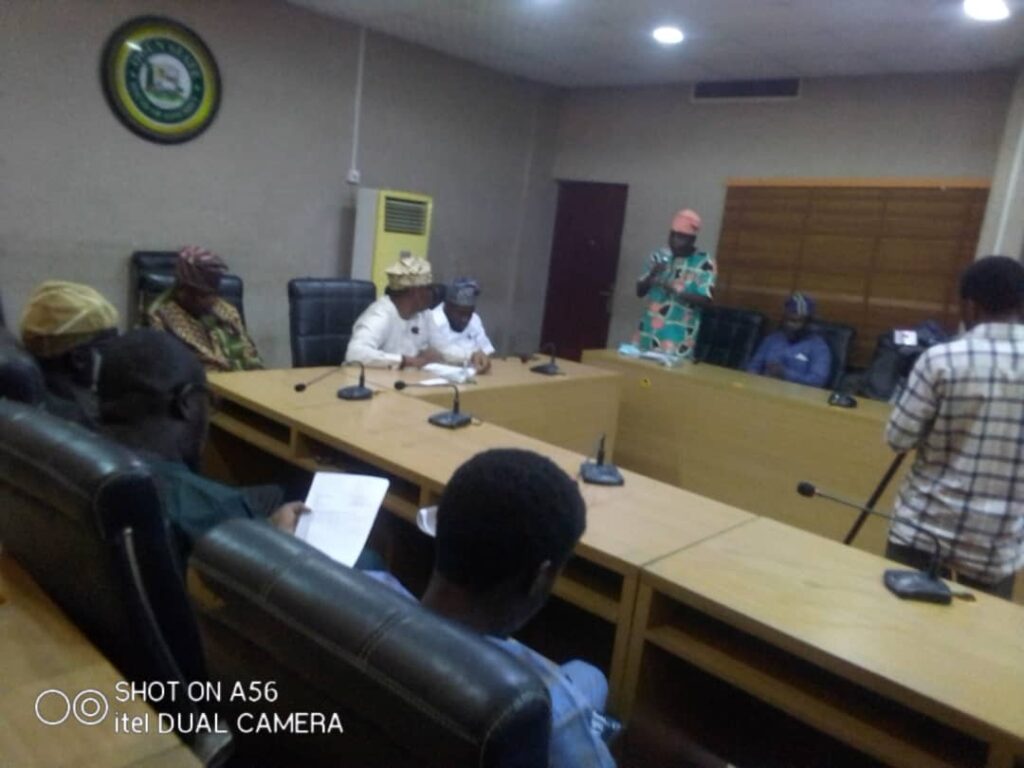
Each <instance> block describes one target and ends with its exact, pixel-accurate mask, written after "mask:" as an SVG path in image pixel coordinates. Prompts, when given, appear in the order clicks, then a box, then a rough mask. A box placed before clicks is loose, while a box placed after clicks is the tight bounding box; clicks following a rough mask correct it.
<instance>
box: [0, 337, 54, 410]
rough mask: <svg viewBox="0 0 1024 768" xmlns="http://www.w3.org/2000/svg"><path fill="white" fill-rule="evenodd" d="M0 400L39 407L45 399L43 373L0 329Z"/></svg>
mask: <svg viewBox="0 0 1024 768" xmlns="http://www.w3.org/2000/svg"><path fill="white" fill-rule="evenodd" d="M0 398H5V399H7V400H14V401H16V402H19V403H28V404H29V405H40V404H41V403H42V402H43V401H44V400H45V399H46V382H45V381H44V379H43V372H42V371H41V370H40V369H39V366H38V365H37V364H36V361H35V359H34V358H33V357H32V355H30V354H29V353H28V352H26V351H25V350H23V349H22V348H21V347H19V346H17V344H16V343H15V341H14V339H13V337H11V336H10V335H9V334H7V332H6V330H5V329H0Z"/></svg>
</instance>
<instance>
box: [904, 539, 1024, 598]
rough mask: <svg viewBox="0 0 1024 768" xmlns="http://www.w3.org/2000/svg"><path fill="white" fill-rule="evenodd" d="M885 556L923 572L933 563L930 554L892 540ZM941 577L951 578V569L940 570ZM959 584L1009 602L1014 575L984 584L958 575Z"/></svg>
mask: <svg viewBox="0 0 1024 768" xmlns="http://www.w3.org/2000/svg"><path fill="white" fill-rule="evenodd" d="M885 556H886V557H887V558H889V559H890V560H895V561H896V562H897V563H903V565H907V566H910V567H911V568H917V569H918V570H921V571H927V570H928V565H929V563H931V560H932V556H931V553H930V552H924V551H922V550H920V549H912V548H910V547H905V546H903V545H902V544H896V543H894V542H893V541H892V540H890V541H889V542H888V543H887V544H886V546H885ZM939 576H941V577H942V578H944V579H948V578H950V577H951V572H950V570H949V568H940V569H939ZM956 576H957V577H956V582H957V584H963V585H964V586H965V587H970V588H971V589H976V590H978V591H979V592H986V593H988V594H990V595H995V596H996V597H1003V598H1006V599H1007V600H1009V599H1010V596H1011V595H1012V594H1013V577H1014V574H1012V573H1011V574H1010V575H1009V576H1007V577H1006V578H1005V579H1002V580H1000V581H996V582H989V583H986V582H983V581H978V580H977V579H972V578H971V577H970V576H963V575H961V574H959V573H958V574H957V575H956Z"/></svg>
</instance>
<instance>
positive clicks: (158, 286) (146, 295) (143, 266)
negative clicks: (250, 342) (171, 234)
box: [129, 251, 245, 326]
mask: <svg viewBox="0 0 1024 768" xmlns="http://www.w3.org/2000/svg"><path fill="white" fill-rule="evenodd" d="M177 260H178V254H177V252H176V251H135V253H133V254H132V258H131V268H130V271H131V278H130V279H131V285H133V286H134V287H135V301H134V302H133V312H134V314H135V316H134V317H133V318H132V320H131V322H130V323H129V326H135V325H145V324H146V310H147V309H148V308H149V305H150V304H152V303H153V301H154V300H155V299H156V298H157V297H158V296H159V295H160V294H162V293H164V292H165V291H167V290H168V289H170V288H171V286H173V285H174V265H175V263H176V262H177ZM217 292H218V293H219V294H220V296H221V298H223V299H226V300H227V301H229V302H231V304H233V305H234V307H235V309H237V310H238V314H239V315H240V316H241V318H242V322H245V310H244V309H243V308H242V298H243V293H244V285H243V284H242V278H240V277H239V276H238V275H232V274H226V275H224V276H223V277H221V279H220V289H219V290H218V291H217Z"/></svg>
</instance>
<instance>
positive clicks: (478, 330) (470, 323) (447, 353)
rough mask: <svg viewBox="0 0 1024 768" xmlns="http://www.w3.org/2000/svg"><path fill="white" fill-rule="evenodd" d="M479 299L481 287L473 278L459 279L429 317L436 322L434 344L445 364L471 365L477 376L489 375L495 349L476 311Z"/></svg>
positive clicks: (432, 337)
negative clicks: (480, 374) (478, 374)
mask: <svg viewBox="0 0 1024 768" xmlns="http://www.w3.org/2000/svg"><path fill="white" fill-rule="evenodd" d="M479 295H480V284H479V283H478V282H477V281H476V280H473V279H472V278H469V277H460V278H459V279H458V280H456V281H455V282H453V283H452V284H451V285H449V286H448V289H447V290H446V291H445V294H444V301H443V302H442V303H441V304H440V305H438V306H436V307H434V309H433V310H431V313H430V314H431V317H432V318H433V320H434V327H433V328H432V329H431V342H432V344H433V345H434V346H435V347H436V348H437V350H438V352H440V353H441V356H442V357H444V361H445V362H446V363H452V364H453V365H471V366H473V367H474V368H476V370H477V372H478V373H487V371H488V370H490V368H491V355H493V354H494V345H493V344H491V340H490V339H488V338H487V333H486V332H485V331H484V324H483V323H482V322H481V321H480V315H478V314H477V313H476V312H475V311H474V310H475V309H476V299H477V297H478V296H479Z"/></svg>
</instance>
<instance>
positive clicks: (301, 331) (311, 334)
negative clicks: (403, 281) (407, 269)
mask: <svg viewBox="0 0 1024 768" xmlns="http://www.w3.org/2000/svg"><path fill="white" fill-rule="evenodd" d="M376 298H377V289H376V287H375V286H374V284H373V283H371V282H370V281H369V280H348V279H345V278H316V277H298V278H295V279H294V280H289V281H288V322H289V328H290V332H291V345H292V365H293V366H294V367H296V368H304V367H309V366H316V365H340V364H341V363H342V361H343V360H344V359H345V350H346V349H348V342H349V339H351V338H352V326H353V325H355V322H356V320H357V319H358V317H359V315H361V314H362V313H363V310H365V309H366V308H367V307H368V306H370V305H371V304H372V303H373V302H374V300H375V299H376Z"/></svg>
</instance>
